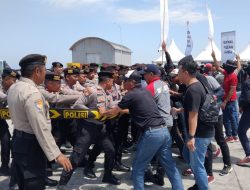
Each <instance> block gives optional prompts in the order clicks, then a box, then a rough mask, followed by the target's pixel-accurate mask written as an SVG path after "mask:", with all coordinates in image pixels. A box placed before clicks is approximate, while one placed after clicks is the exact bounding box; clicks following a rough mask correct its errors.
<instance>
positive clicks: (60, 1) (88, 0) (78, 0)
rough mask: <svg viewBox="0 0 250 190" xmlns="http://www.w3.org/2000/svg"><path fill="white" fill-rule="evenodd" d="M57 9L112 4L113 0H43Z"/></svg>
mask: <svg viewBox="0 0 250 190" xmlns="http://www.w3.org/2000/svg"><path fill="white" fill-rule="evenodd" d="M44 1H45V2H48V3H49V4H51V5H53V6H57V7H63V8H72V7H78V6H83V5H93V4H94V5H100V4H106V3H110V2H113V1H114V0H44Z"/></svg>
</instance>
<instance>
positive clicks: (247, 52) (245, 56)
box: [240, 42, 250, 61]
mask: <svg viewBox="0 0 250 190" xmlns="http://www.w3.org/2000/svg"><path fill="white" fill-rule="evenodd" d="M240 59H241V60H242V61H250V42H249V43H248V45H247V47H246V48H245V49H244V50H243V51H242V52H241V53H240Z"/></svg>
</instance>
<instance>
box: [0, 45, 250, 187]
mask: <svg viewBox="0 0 250 190" xmlns="http://www.w3.org/2000/svg"><path fill="white" fill-rule="evenodd" d="M162 49H163V51H165V55H166V63H165V64H164V66H163V67H161V66H157V65H155V64H136V65H133V66H131V67H128V66H125V65H116V64H103V65H102V66H100V65H98V64H95V63H91V64H81V66H80V67H77V66H71V67H68V68H63V64H62V63H60V62H53V63H52V68H51V69H50V70H46V60H47V58H46V56H44V55H40V54H30V55H27V56H25V57H23V58H22V59H21V60H20V62H19V66H20V71H16V70H14V69H11V68H5V69H4V70H3V74H2V87H3V89H2V92H1V93H0V102H1V107H2V108H4V107H6V106H8V108H9V111H10V115H11V120H12V122H13V126H14V131H13V135H12V137H11V133H10V132H9V129H8V124H7V122H6V120H4V119H0V137H1V138H0V141H1V168H0V173H1V174H3V175H10V176H11V178H10V183H9V187H10V189H20V190H34V189H36V190H40V189H41V190H42V189H45V186H57V189H58V190H66V189H67V184H68V182H69V181H70V179H71V176H72V174H73V172H74V170H75V169H76V168H77V167H84V169H83V174H84V175H85V176H86V177H88V178H96V174H95V161H96V159H97V157H98V156H99V155H100V154H101V152H102V151H103V152H104V155H105V158H104V166H103V167H104V174H103V178H102V182H103V183H109V184H113V185H119V184H121V180H122V179H118V178H117V177H116V176H115V175H114V174H113V172H112V171H122V172H130V170H131V167H130V166H127V165H125V164H124V163H123V162H122V154H123V153H126V152H128V151H131V150H134V151H135V156H134V158H133V164H132V180H133V186H134V189H135V190H143V189H144V183H145V182H153V183H155V184H157V185H160V186H163V185H164V176H165V174H166V175H167V178H168V179H169V181H170V183H171V186H172V189H174V190H182V189H184V186H183V183H182V178H181V175H192V174H193V175H194V180H195V184H194V186H192V187H190V188H188V189H189V190H198V189H199V190H207V189H209V183H212V182H214V180H215V179H214V176H213V168H212V165H213V157H214V156H218V154H219V153H220V152H221V153H222V157H223V166H222V169H221V171H220V175H221V176H224V175H228V174H230V173H231V172H232V170H233V168H232V162H231V158H230V149H229V147H228V144H227V143H234V142H238V141H240V142H241V144H242V147H243V149H244V152H245V154H246V157H245V158H243V159H242V160H239V161H238V163H237V164H238V165H240V166H245V165H249V164H250V144H249V140H248V138H247V130H248V129H249V127H250V125H249V123H250V121H249V120H250V117H248V114H250V80H249V76H250V64H248V65H245V66H242V64H241V63H240V57H239V56H238V55H237V56H236V60H227V61H226V63H224V64H223V66H221V65H220V63H219V62H218V61H217V59H216V55H215V53H214V52H213V51H212V52H211V56H212V58H213V62H212V63H205V64H202V65H198V64H197V63H196V62H195V61H194V60H193V57H192V56H191V55H189V56H186V57H184V58H183V59H181V60H180V61H179V62H178V65H174V64H173V62H172V60H171V55H170V54H169V53H168V51H167V49H166V44H165V43H164V42H163V43H162ZM239 92H240V93H239ZM50 108H55V109H57V108H61V109H67V110H68V109H77V110H96V111H98V112H99V114H100V115H101V116H105V118H107V119H105V120H99V119H98V118H91V117H89V118H85V119H65V118H62V119H57V118H50V112H49V109H50ZM239 118H240V119H239ZM224 130H225V134H224ZM213 139H215V142H216V143H217V144H218V145H219V148H218V147H217V146H216V145H215V144H214V143H213V142H212V141H213ZM173 143H174V144H175V145H176V146H177V147H178V149H179V156H178V158H179V159H181V160H183V161H184V162H186V163H187V165H188V168H187V169H186V170H184V171H182V173H181V174H180V173H179V170H178V169H177V166H176V162H175V159H174V158H173V156H172V146H173ZM65 144H66V145H67V146H69V147H71V146H72V147H73V148H72V151H71V154H70V156H69V157H67V156H65V155H64V153H63V149H62V146H63V145H65ZM66 145H65V146H66ZM10 152H11V155H12V157H13V159H12V162H11V163H10ZM55 162H56V163H58V164H59V165H61V166H62V167H63V171H62V173H61V176H60V180H59V182H57V181H55V180H52V179H50V178H49V177H50V176H52V175H53V170H52V164H54V163H55ZM151 165H154V166H156V167H155V168H156V171H155V172H153V171H152V167H151Z"/></svg>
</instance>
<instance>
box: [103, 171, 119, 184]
mask: <svg viewBox="0 0 250 190" xmlns="http://www.w3.org/2000/svg"><path fill="white" fill-rule="evenodd" d="M102 182H104V183H109V184H112V185H120V184H121V181H120V179H118V178H116V177H115V176H114V175H113V174H112V172H106V173H104V176H103V178H102Z"/></svg>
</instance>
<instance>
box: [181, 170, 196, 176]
mask: <svg viewBox="0 0 250 190" xmlns="http://www.w3.org/2000/svg"><path fill="white" fill-rule="evenodd" d="M182 175H183V176H193V175H194V174H193V172H192V170H191V169H190V168H188V169H186V170H184V171H183V172H182Z"/></svg>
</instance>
